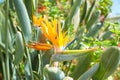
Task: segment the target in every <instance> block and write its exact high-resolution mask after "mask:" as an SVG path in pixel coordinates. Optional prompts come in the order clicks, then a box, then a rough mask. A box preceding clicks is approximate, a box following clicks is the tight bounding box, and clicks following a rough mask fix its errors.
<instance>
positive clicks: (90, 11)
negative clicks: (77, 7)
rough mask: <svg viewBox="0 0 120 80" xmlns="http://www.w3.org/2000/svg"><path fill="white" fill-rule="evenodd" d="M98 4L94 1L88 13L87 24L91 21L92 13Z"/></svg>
mask: <svg viewBox="0 0 120 80" xmlns="http://www.w3.org/2000/svg"><path fill="white" fill-rule="evenodd" d="M96 2H97V1H96V0H94V1H93V3H92V5H91V7H90V9H89V11H88V13H87V15H86V18H85V23H87V22H88V21H89V19H90V18H91V16H92V13H93V11H94V8H95V5H96Z"/></svg>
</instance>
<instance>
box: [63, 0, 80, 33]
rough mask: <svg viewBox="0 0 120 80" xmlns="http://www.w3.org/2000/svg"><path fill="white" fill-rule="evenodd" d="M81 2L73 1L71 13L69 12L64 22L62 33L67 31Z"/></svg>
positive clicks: (78, 0)
mask: <svg viewBox="0 0 120 80" xmlns="http://www.w3.org/2000/svg"><path fill="white" fill-rule="evenodd" d="M81 1H82V0H75V2H74V4H73V6H72V8H71V11H70V14H69V15H68V16H67V18H66V20H65V26H64V28H63V30H64V31H66V30H67V29H68V27H69V26H70V23H71V20H72V18H73V16H74V14H75V13H76V12H77V11H78V10H79V8H80V4H81Z"/></svg>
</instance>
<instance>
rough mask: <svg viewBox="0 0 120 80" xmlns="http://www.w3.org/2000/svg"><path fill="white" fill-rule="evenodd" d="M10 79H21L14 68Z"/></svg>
mask: <svg viewBox="0 0 120 80" xmlns="http://www.w3.org/2000/svg"><path fill="white" fill-rule="evenodd" d="M12 80H21V75H20V73H19V71H18V70H17V69H16V68H14V69H13V76H12Z"/></svg>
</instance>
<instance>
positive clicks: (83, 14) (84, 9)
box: [80, 0, 88, 23]
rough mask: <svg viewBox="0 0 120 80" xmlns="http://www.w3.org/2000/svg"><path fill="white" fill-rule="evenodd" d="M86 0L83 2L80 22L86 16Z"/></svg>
mask: <svg viewBox="0 0 120 80" xmlns="http://www.w3.org/2000/svg"><path fill="white" fill-rule="evenodd" d="M87 6H88V4H87V0H85V3H84V8H83V11H82V16H81V18H80V23H82V21H83V20H84V19H85V16H86V13H87Z"/></svg>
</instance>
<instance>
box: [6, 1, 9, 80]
mask: <svg viewBox="0 0 120 80" xmlns="http://www.w3.org/2000/svg"><path fill="white" fill-rule="evenodd" d="M8 6H9V0H6V10H5V27H6V30H5V31H6V35H5V36H6V44H5V48H6V50H5V52H6V58H5V59H6V72H7V74H6V75H7V80H10V69H9V53H8V42H9V41H8V40H9V39H8V29H9V28H8Z"/></svg>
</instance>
